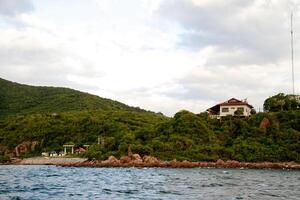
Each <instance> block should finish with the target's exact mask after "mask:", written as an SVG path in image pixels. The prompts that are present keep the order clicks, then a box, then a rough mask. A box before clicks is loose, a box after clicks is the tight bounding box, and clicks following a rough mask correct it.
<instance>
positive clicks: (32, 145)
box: [15, 141, 39, 157]
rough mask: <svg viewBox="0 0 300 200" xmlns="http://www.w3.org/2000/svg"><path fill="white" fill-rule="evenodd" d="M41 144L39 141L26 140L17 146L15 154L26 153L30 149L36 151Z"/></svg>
mask: <svg viewBox="0 0 300 200" xmlns="http://www.w3.org/2000/svg"><path fill="white" fill-rule="evenodd" d="M38 145H39V142H38V141H32V142H30V141H25V142H22V143H21V144H19V145H17V146H16V147H15V155H16V156H17V157H19V156H20V155H21V154H22V153H26V152H28V151H34V150H35V149H36V146H38Z"/></svg>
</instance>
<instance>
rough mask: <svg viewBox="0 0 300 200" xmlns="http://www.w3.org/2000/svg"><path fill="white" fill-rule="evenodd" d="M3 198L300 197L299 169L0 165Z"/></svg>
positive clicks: (285, 198) (1, 194) (1, 197)
mask: <svg viewBox="0 0 300 200" xmlns="http://www.w3.org/2000/svg"><path fill="white" fill-rule="evenodd" d="M0 199H172V200H175V199H185V200H186V199H222V200H223V199H225V200H226V199H228V200H233V199H284V200H287V199H297V200H299V199H300V171H293V170H251V169H200V168H195V169H167V168H164V169H161V168H74V167H70V168H67V167H56V166H13V165H6V166H5V165H4V166H0Z"/></svg>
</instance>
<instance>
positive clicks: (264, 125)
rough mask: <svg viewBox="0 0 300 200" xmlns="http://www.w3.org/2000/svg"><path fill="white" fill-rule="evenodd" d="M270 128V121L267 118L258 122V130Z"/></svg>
mask: <svg viewBox="0 0 300 200" xmlns="http://www.w3.org/2000/svg"><path fill="white" fill-rule="evenodd" d="M269 126H270V120H269V119H268V118H266V117H265V118H263V120H262V121H261V122H260V125H259V128H262V129H267V128H268V127H269Z"/></svg>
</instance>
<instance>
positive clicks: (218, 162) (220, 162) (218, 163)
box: [216, 159, 225, 166]
mask: <svg viewBox="0 0 300 200" xmlns="http://www.w3.org/2000/svg"><path fill="white" fill-rule="evenodd" d="M224 164H225V162H224V161H223V160H222V159H218V160H217V162H216V165H218V166H224Z"/></svg>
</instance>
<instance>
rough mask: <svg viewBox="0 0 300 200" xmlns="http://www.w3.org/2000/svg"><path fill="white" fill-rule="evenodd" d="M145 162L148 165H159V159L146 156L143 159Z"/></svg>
mask: <svg viewBox="0 0 300 200" xmlns="http://www.w3.org/2000/svg"><path fill="white" fill-rule="evenodd" d="M143 161H144V163H148V164H155V163H158V160H157V158H155V157H153V156H144V157H143Z"/></svg>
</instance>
